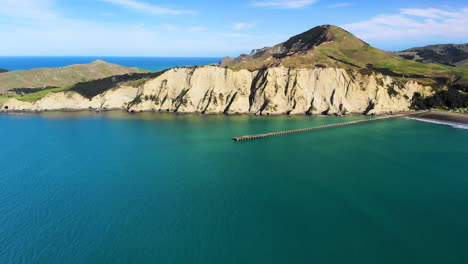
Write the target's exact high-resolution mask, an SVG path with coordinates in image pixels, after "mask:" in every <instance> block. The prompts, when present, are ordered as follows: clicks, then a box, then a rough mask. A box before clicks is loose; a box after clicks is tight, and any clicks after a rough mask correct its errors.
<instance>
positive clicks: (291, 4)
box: [252, 0, 317, 9]
mask: <svg viewBox="0 0 468 264" xmlns="http://www.w3.org/2000/svg"><path fill="white" fill-rule="evenodd" d="M316 2H317V0H269V1H254V2H253V3H252V5H253V6H259V7H271V8H280V9H299V8H304V7H308V6H310V5H312V4H315V3H316Z"/></svg>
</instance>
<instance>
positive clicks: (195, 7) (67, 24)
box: [0, 0, 468, 57]
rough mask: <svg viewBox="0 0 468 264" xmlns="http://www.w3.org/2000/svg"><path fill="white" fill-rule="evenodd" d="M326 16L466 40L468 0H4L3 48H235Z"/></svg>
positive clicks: (37, 52)
mask: <svg viewBox="0 0 468 264" xmlns="http://www.w3.org/2000/svg"><path fill="white" fill-rule="evenodd" d="M324 24H332V25H337V26H340V27H342V28H344V29H346V30H348V31H349V32H351V33H353V34H355V35H357V36H358V37H360V38H361V39H363V40H364V41H366V42H367V43H369V44H371V45H373V46H375V47H377V48H380V49H384V50H389V51H398V50H403V49H407V48H411V47H415V46H425V45H429V44H441V43H467V42H468V0H456V1H453V0H448V1H438V0H413V1H407V0H406V1H402V0H392V1H387V0H379V1H376V0H374V1H364V0H234V1H232V0H231V1H221V0H217V1H215V0H0V56H160V57H223V56H237V55H239V54H241V53H249V52H250V51H251V50H252V49H255V48H262V47H265V46H272V45H275V44H277V43H281V42H283V41H286V40H287V39H288V38H289V37H292V36H294V35H297V34H299V33H301V32H304V31H306V30H308V29H310V28H313V27H315V26H318V25H324Z"/></svg>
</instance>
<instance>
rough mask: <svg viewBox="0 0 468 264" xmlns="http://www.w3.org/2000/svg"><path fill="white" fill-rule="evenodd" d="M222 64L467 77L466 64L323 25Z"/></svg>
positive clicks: (413, 75) (248, 66)
mask: <svg viewBox="0 0 468 264" xmlns="http://www.w3.org/2000/svg"><path fill="white" fill-rule="evenodd" d="M222 65H223V66H225V67H229V68H232V69H234V70H239V69H248V70H257V69H260V68H263V67H269V66H278V65H282V66H285V67H298V68H319V67H320V68H323V67H339V68H345V69H354V70H369V69H370V70H375V71H380V72H382V73H384V74H387V75H393V76H396V77H406V78H408V77H415V78H418V79H421V81H424V80H423V79H425V78H423V77H446V78H451V79H457V78H458V79H460V78H461V79H463V80H464V81H466V80H468V69H467V68H456V67H451V66H448V65H442V64H434V63H420V62H417V61H411V60H406V59H403V58H400V57H398V56H396V55H394V54H393V53H392V52H387V51H383V50H380V49H377V48H374V47H372V46H370V45H369V44H367V43H365V42H364V41H362V40H361V39H359V38H357V37H356V36H354V35H353V34H351V33H349V32H347V31H345V30H344V29H342V28H339V27H336V26H331V25H324V26H318V27H315V28H313V29H311V30H309V31H307V32H304V33H302V34H299V35H297V36H294V37H292V38H291V39H289V40H288V41H286V42H283V43H280V44H278V45H276V46H274V47H271V48H263V49H260V50H254V51H253V52H252V53H251V54H250V55H241V56H240V57H238V58H235V59H233V58H225V59H224V60H223V62H222Z"/></svg>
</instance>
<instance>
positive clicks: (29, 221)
mask: <svg viewBox="0 0 468 264" xmlns="http://www.w3.org/2000/svg"><path fill="white" fill-rule="evenodd" d="M360 118H362V117H344V118H337V117H248V116H234V117H224V116H193V115H169V114H167V115H166V114H138V115H128V114H125V113H119V112H112V113H104V114H93V113H68V114H66V113H47V114H41V115H0V138H1V140H2V144H1V146H2V147H1V151H0V165H1V166H0V263H15V264H17V263H60V264H61V263H203V264H206V263H217V264H219V263H327V264H329V263H359V264H366V263H369V264H371V263H372V264H375V263H392V264H394V263H437V264H440V263H463V264H465V263H468V222H467V219H468V192H467V190H468V173H467V171H468V163H467V160H468V130H463V129H455V128H453V127H450V126H443V125H436V124H429V123H421V122H417V121H412V120H405V119H398V120H387V121H380V122H375V123H368V124H362V125H359V126H350V127H341V128H336V129H329V130H322V131H315V132H310V133H304V134H295V135H288V136H282V137H274V138H268V139H265V140H258V141H250V142H242V143H236V142H233V141H232V140H231V138H232V137H234V136H241V135H246V134H252V133H262V132H272V131H278V130H286V129H294V128H304V127H311V126H316V125H322V124H329V123H336V122H344V121H350V120H356V119H360Z"/></svg>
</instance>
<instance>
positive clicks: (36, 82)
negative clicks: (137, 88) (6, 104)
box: [0, 61, 144, 93]
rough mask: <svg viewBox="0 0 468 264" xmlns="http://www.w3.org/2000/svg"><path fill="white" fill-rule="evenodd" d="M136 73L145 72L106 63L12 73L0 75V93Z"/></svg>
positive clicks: (96, 62)
mask: <svg viewBox="0 0 468 264" xmlns="http://www.w3.org/2000/svg"><path fill="white" fill-rule="evenodd" d="M134 72H144V71H143V70H140V69H137V68H129V67H124V66H120V65H116V64H111V63H107V62H104V61H95V62H93V63H90V64H82V65H71V66H66V67H62V68H42V69H33V70H21V71H11V72H5V73H2V74H0V93H2V92H6V91H8V90H10V89H13V88H43V87H51V86H53V87H63V86H67V85H71V84H74V83H77V82H82V81H89V80H95V79H100V78H105V77H109V76H113V75H122V74H126V73H134Z"/></svg>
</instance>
